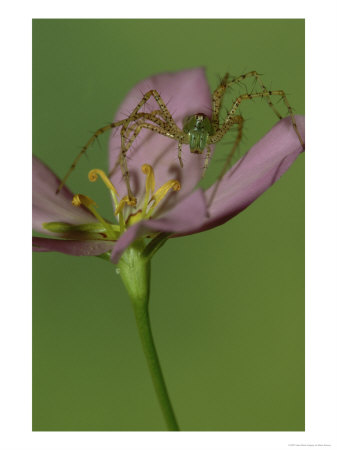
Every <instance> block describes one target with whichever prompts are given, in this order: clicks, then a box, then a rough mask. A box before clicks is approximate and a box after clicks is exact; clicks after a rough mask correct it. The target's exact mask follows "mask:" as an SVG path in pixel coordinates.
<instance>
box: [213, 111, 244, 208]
mask: <svg viewBox="0 0 337 450" xmlns="http://www.w3.org/2000/svg"><path fill="white" fill-rule="evenodd" d="M235 124H237V125H238V134H237V136H236V139H235V142H234V145H233V147H232V149H231V151H230V153H229V155H228V156H227V158H226V161H225V165H224V166H223V168H222V171H221V173H220V175H219V176H218V180H217V183H216V186H215V188H214V190H213V192H212V195H211V197H210V199H209V200H208V205H211V204H212V202H213V200H214V197H215V194H216V192H217V190H218V187H219V184H220V182H221V180H222V177H223V176H224V175H225V173H226V172H227V170H228V169H229V166H230V164H231V161H232V159H233V156H234V154H235V152H236V149H237V148H238V145H239V144H240V141H241V139H242V130H243V117H242V116H233V117H232V119H231V121H230V122H229V124H228V128H227V131H228V130H229V129H230V128H231V127H232V126H233V125H235Z"/></svg>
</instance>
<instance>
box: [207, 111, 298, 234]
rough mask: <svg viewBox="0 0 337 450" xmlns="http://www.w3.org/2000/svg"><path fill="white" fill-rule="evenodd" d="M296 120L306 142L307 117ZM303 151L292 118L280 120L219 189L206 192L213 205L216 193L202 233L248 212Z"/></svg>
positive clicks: (213, 187) (232, 170) (222, 181)
mask: <svg viewBox="0 0 337 450" xmlns="http://www.w3.org/2000/svg"><path fill="white" fill-rule="evenodd" d="M295 119H296V123H297V126H298V128H299V132H300V134H301V136H302V138H303V141H304V139H305V136H304V131H305V121H304V116H295ZM302 151H303V148H302V146H301V144H300V142H299V139H298V137H297V135H296V133H295V131H294V129H293V126H292V122H291V119H290V117H287V118H285V119H283V120H280V121H279V122H278V123H277V124H276V125H275V126H274V127H273V128H272V129H271V130H270V131H269V132H268V133H267V134H266V135H265V136H264V137H263V138H262V139H261V140H260V141H259V142H257V144H255V145H254V146H253V147H252V148H251V149H250V150H249V152H248V153H247V154H246V155H245V156H244V157H243V158H241V159H240V160H239V161H238V162H237V163H236V164H235V165H234V166H233V168H232V169H231V170H230V171H229V172H228V173H227V174H226V175H225V176H224V177H223V179H222V180H221V182H220V183H219V185H218V186H217V189H216V184H214V185H213V186H211V187H210V188H209V189H208V190H207V191H206V192H205V195H206V198H207V202H208V204H209V202H210V200H211V199H212V196H213V191H214V189H216V194H215V196H214V198H213V201H212V203H211V204H210V205H209V216H210V217H209V219H208V220H207V221H206V222H205V223H204V225H203V226H202V227H200V229H199V230H198V231H203V230H206V229H209V228H213V227H215V226H218V225H221V224H223V223H225V222H227V221H228V220H229V219H231V218H232V217H234V216H236V215H237V214H238V213H239V212H241V211H242V210H244V209H245V208H247V206H249V205H250V204H251V203H252V202H253V201H254V200H256V199H257V198H258V197H259V196H260V195H261V194H263V192H265V191H266V190H267V189H268V188H269V187H270V186H271V185H272V184H274V183H275V182H276V181H277V180H278V179H279V178H280V177H281V175H282V174H283V173H284V172H286V171H287V170H288V169H289V167H290V166H291V164H292V163H293V162H294V161H295V159H296V158H297V157H298V155H299V154H300V153H301V152H302Z"/></svg>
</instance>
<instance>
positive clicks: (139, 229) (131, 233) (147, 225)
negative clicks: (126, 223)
mask: <svg viewBox="0 0 337 450" xmlns="http://www.w3.org/2000/svg"><path fill="white" fill-rule="evenodd" d="M206 215H207V208H206V201H205V196H204V192H203V191H202V190H201V189H198V190H196V191H194V192H192V194H190V195H189V196H188V197H186V198H185V199H184V200H182V201H181V202H180V203H178V204H177V206H176V207H175V208H172V209H171V211H169V212H168V213H167V214H165V216H164V217H162V218H161V219H154V220H145V221H142V222H138V223H136V224H135V225H133V226H132V227H130V228H128V229H127V230H126V232H125V233H123V234H122V236H121V237H120V238H119V239H118V241H117V242H116V244H115V246H114V249H113V251H112V253H111V260H112V262H113V263H117V262H118V260H119V258H120V256H121V254H122V253H123V251H124V250H125V249H126V248H127V247H128V246H129V245H130V244H132V242H134V241H135V240H136V239H138V238H140V237H141V236H145V235H146V234H148V233H153V232H154V231H156V232H165V233H175V234H191V233H193V231H194V230H196V229H198V228H200V223H203V222H204V220H205V219H206Z"/></svg>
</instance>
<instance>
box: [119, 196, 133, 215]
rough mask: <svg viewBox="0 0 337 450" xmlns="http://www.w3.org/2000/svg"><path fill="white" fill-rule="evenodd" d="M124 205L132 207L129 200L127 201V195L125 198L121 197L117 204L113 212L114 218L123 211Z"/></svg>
mask: <svg viewBox="0 0 337 450" xmlns="http://www.w3.org/2000/svg"><path fill="white" fill-rule="evenodd" d="M125 205H131V206H133V204H132V203H130V199H129V197H128V196H127V195H126V196H125V197H123V198H122V200H121V201H120V202H119V203H118V205H117V208H116V210H115V214H116V216H117V215H118V214H120V212H121V211H122V210H123V208H124V206H125Z"/></svg>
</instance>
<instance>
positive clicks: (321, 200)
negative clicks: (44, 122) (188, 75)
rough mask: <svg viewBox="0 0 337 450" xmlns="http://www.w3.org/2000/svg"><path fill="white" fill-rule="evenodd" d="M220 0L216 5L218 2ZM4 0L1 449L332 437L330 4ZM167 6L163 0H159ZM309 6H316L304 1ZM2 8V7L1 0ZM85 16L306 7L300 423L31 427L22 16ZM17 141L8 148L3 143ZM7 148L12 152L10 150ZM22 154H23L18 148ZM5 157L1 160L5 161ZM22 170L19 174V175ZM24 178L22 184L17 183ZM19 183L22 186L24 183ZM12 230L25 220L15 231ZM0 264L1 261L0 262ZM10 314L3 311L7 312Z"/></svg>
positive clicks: (334, 163)
mask: <svg viewBox="0 0 337 450" xmlns="http://www.w3.org/2000/svg"><path fill="white" fill-rule="evenodd" d="M221 4H222V6H221ZM160 5H163V2H156V3H154V2H144V1H137V2H130V1H128V2H121V4H120V2H112V1H99V0H96V1H95V2H92V1H90V2H88V1H86V2H83V1H82V2H72V1H70V0H68V1H63V0H58V1H57V2H48V1H30V2H24V1H22V2H12V3H11V6H9V2H6V7H5V8H6V10H5V11H2V12H1V18H2V24H1V41H0V42H1V46H2V47H3V50H2V70H1V77H2V78H3V79H2V83H1V87H2V98H1V112H2V116H3V117H2V119H3V120H2V121H1V123H2V124H4V127H3V131H2V142H1V143H2V149H1V155H2V157H5V162H4V163H3V165H2V173H1V175H2V176H1V182H2V183H3V184H4V185H3V186H2V189H1V200H2V205H1V206H2V207H1V211H2V214H3V215H2V217H1V226H2V232H1V237H2V245H1V249H2V251H1V257H2V263H3V264H2V270H1V279H2V281H1V287H2V290H1V315H0V320H1V324H0V333H1V335H0V342H1V363H2V369H1V383H0V389H1V391H0V399H1V400H0V412H1V418H0V427H1V434H0V447H1V448H3V449H4V450H14V449H15V450H40V449H41V450H42V449H43V450H54V449H55V450H56V449H57V450H60V449H71V450H77V449H81V450H86V449H95V450H105V449H111V448H117V449H121V450H122V449H127V450H129V449H130V448H134V447H136V448H137V449H139V450H142V449H146V450H151V449H158V448H160V449H161V450H166V449H170V450H171V449H172V448H175V449H180V448H184V449H190V448H191V449H192V448H193V449H208V448H212V449H224V448H226V449H229V450H236V449H258V450H263V449H266V450H267V449H268V450H271V449H275V450H278V449H284V448H287V447H288V446H289V444H296V445H298V446H302V445H310V446H312V445H316V446H317V445H324V444H328V445H331V446H332V448H334V447H335V446H336V434H335V431H334V427H335V424H336V423H337V416H336V405H337V402H336V399H337V397H336V379H337V376H336V375H337V371H336V347H335V344H336V342H337V339H336V337H337V336H336V298H337V296H336V281H335V279H336V273H337V272H336V253H337V246H336V230H337V221H336V215H337V214H336V193H337V189H336V178H337V177H336V172H337V157H336V155H337V150H336V145H335V141H336V138H335V136H334V135H333V132H334V131H335V129H336V127H337V117H336V109H337V102H336V100H337V99H336V87H335V79H336V74H337V67H336V56H335V55H336V42H337V39H336V37H337V36H336V31H335V30H336V17H337V14H336V6H335V2H333V1H331V2H330V1H324V0H323V1H322V0H321V1H320V2H319V4H317V3H314V6H313V4H311V2H304V1H301V0H299V1H297V2H294V1H293V0H292V1H290V0H283V1H282V3H281V4H280V3H275V5H274V6H273V5H272V2H261V1H260V2H259V1H256V0H250V1H246V0H245V1H243V0H239V1H238V2H226V1H225V2H219V1H218V0H217V1H210V0H208V1H207V5H206V4H205V3H204V2H201V6H200V7H198V6H197V4H196V2H185V3H183V2H179V4H178V2H176V1H174V2H172V1H170V2H169V3H168V2H165V6H166V10H165V13H164V11H163V10H162V9H161V6H160ZM167 5H169V8H168V7H167ZM316 5H317V6H316ZM2 8H3V7H2ZM33 17H34V18H38V17H40V18H43V17H45V18H56V17H57V18H62V17H74V18H86V17H88V18H95V17H106V18H109V17H114V18H117V17H128V18H132V17H136V18H140V17H146V18H151V17H188V18H192V17H193V18H198V17H199V18H205V17H210V18H212V17H219V18H220V17H223V18H271V17H272V18H278V17H279V18H306V30H307V38H306V59H307V71H306V93H307V94H306V100H307V104H306V111H307V114H306V134H307V136H306V142H307V152H306V179H307V186H306V198H307V204H306V219H307V220H306V224H307V225H306V227H307V228H306V237H307V246H306V267H307V269H306V272H307V274H306V349H307V352H306V431H305V432H302V433H299V432H292V433H288V432H283V433H279V432H274V433H266V432H265V433H260V432H255V433H250V432H246V433H238V432H231V433H220V432H218V433H202V432H200V433H165V434H163V433H109V432H102V433H101V432H95V433H94V432H85V433H84V432H67V433H63V432H57V433H55V432H48V433H45V432H38V433H36V432H35V433H32V432H31V338H30V336H31V320H30V319H31V303H30V296H31V294H30V292H31V272H30V269H31V263H30V261H31V259H30V250H31V247H30V229H29V227H28V226H27V224H26V223H25V222H24V221H22V218H23V217H24V218H25V221H27V217H30V214H31V213H30V207H31V206H30V205H31V191H30V189H29V187H30V179H29V177H27V172H28V168H29V167H30V164H31V163H30V155H29V152H28V151H27V147H28V148H29V146H30V145H31V120H30V118H31V19H32V18H33ZM18 145H19V146H21V147H22V152H20V150H21V149H20V148H19V149H18V148H14V146H16V147H17V146H18ZM18 150H19V157H18ZM27 155H28V157H27ZM7 159H8V161H7ZM27 178H28V179H27ZM23 186H24V189H22V188H23ZM28 186H29V187H28ZM23 230H24V231H25V232H24V233H23ZM8 269H9V270H8ZM14 318H15V320H14Z"/></svg>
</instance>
